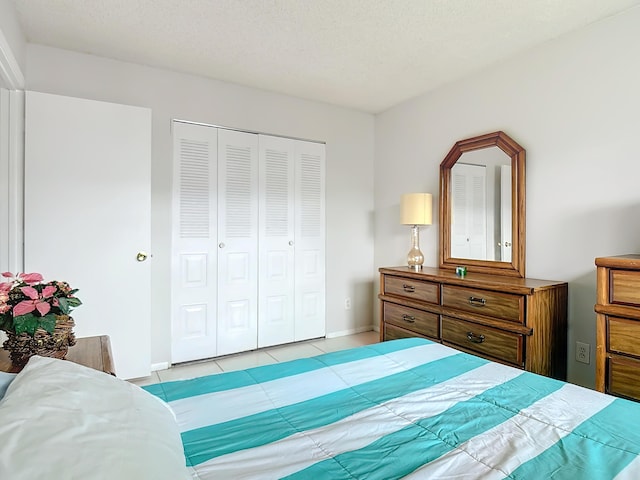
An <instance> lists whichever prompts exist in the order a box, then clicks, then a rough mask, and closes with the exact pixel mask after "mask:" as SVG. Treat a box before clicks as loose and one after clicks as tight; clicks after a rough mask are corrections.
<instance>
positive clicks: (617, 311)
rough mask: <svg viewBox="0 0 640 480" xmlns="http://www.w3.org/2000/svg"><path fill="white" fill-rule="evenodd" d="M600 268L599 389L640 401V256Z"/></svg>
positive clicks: (611, 260)
mask: <svg viewBox="0 0 640 480" xmlns="http://www.w3.org/2000/svg"><path fill="white" fill-rule="evenodd" d="M596 267H597V292H596V295H597V303H596V306H595V311H596V322H597V323H596V390H599V391H601V392H606V393H610V394H612V395H617V396H620V397H626V398H630V399H632V400H640V255H620V256H616V257H602V258H596Z"/></svg>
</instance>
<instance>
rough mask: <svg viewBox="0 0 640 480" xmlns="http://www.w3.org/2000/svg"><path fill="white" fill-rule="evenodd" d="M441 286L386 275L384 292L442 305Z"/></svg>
mask: <svg viewBox="0 0 640 480" xmlns="http://www.w3.org/2000/svg"><path fill="white" fill-rule="evenodd" d="M439 287H440V285H439V284H438V283H432V282H425V281H422V280H413V279H411V278H403V277H394V276H390V275H385V277H384V292H385V293H386V294H388V295H399V296H401V297H406V298H411V299H414V300H421V301H423V302H428V303H434V304H436V305H437V304H438V303H440V289H439Z"/></svg>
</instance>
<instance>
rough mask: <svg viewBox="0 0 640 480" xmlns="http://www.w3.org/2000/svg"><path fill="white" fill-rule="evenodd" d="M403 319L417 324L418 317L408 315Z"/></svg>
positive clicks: (403, 316)
mask: <svg viewBox="0 0 640 480" xmlns="http://www.w3.org/2000/svg"><path fill="white" fill-rule="evenodd" d="M402 319H403V320H404V321H405V322H407V323H416V317H414V316H411V315H407V314H406V313H405V314H404V315H402Z"/></svg>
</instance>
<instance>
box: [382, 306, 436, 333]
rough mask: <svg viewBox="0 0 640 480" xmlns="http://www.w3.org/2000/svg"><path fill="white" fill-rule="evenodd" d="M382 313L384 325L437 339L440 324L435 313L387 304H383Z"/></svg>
mask: <svg viewBox="0 0 640 480" xmlns="http://www.w3.org/2000/svg"><path fill="white" fill-rule="evenodd" d="M383 311H384V321H385V323H391V324H393V325H396V326H398V327H402V328H406V329H408V330H413V331H414V332H416V333H419V334H421V335H426V336H428V337H432V338H439V335H438V334H439V323H440V322H439V321H438V315H437V314H435V313H430V312H425V311H423V310H418V309H417V308H411V307H405V306H403V305H397V304H395V303H389V302H384V307H383Z"/></svg>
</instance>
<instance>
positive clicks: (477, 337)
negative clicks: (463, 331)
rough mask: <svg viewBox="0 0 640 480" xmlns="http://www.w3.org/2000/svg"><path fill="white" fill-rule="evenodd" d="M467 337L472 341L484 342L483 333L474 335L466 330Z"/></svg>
mask: <svg viewBox="0 0 640 480" xmlns="http://www.w3.org/2000/svg"><path fill="white" fill-rule="evenodd" d="M467 339H468V340H469V341H470V342H472V343H482V342H484V335H476V334H475V333H473V332H467Z"/></svg>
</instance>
